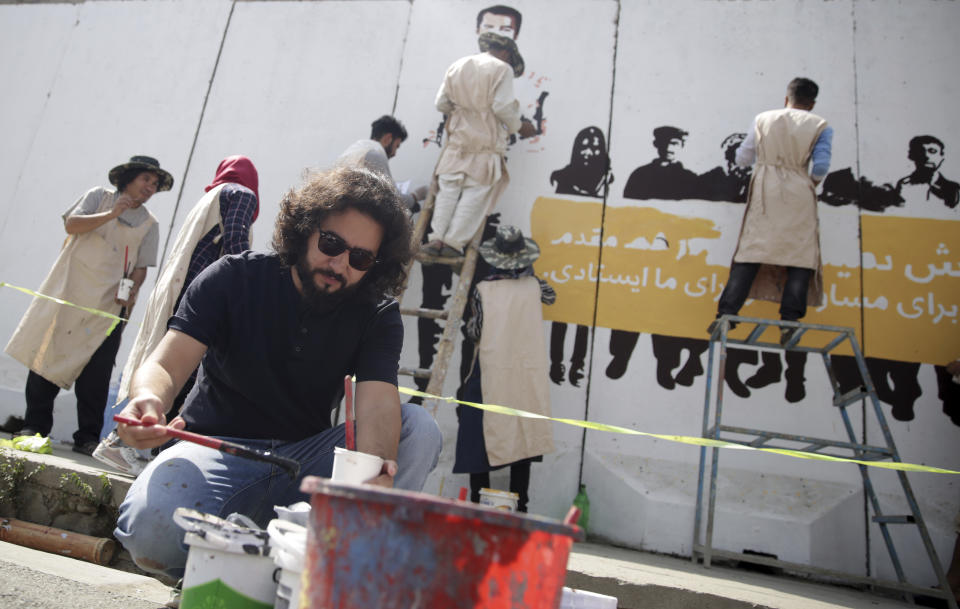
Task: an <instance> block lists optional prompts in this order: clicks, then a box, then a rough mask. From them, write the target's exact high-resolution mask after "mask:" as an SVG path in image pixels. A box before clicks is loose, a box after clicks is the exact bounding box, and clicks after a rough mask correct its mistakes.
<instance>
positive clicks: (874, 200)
mask: <svg viewBox="0 0 960 609" xmlns="http://www.w3.org/2000/svg"><path fill="white" fill-rule="evenodd" d="M907 159H909V160H910V161H911V162H912V163H913V171H911V172H910V173H909V174H907V175H906V176H904V177H902V178H900V179H899V180H897V181H896V182H895V183H894V184H891V183H886V184H875V183H874V182H873V181H872V180H870V179H869V178H867V177H861V178H860V179H859V180H857V179H856V177H855V176H854V173H853V170H852V169H851V168H849V167H846V168H844V169H839V170H837V171H833V172H831V173H829V174H828V175H827V177H826V179H824V181H823V189H822V190H821V193H820V200H821V201H823V202H824V203H827V204H828V205H834V206H841V205H859V206H860V209H862V210H864V211H872V212H879V213H882V212H885V211H887V210H888V209H889V210H890V211H891V212H892V213H893V214H894V215H896V213H897V212H898V211H901V212H904V213H906V214H907V215H911V216H921V217H922V216H927V215H930V214H934V215H936V214H937V212H942V211H943V209H944V207H946V208H947V209H953V210H956V209H957V204H958V201H960V184H958V183H957V182H954V181H953V180H950V179H948V178H947V177H946V176H944V175H943V173H942V172H941V170H940V168H941V167H942V166H943V162H944V160H945V159H946V154H945V146H944V144H943V142H942V141H941V140H940V139H939V138H937V137H935V136H933V135H917V136H914V137H912V138H910V142H909V143H908V144H907ZM958 211H960V210H958ZM940 215H942V214H940ZM958 217H960V215H958Z"/></svg>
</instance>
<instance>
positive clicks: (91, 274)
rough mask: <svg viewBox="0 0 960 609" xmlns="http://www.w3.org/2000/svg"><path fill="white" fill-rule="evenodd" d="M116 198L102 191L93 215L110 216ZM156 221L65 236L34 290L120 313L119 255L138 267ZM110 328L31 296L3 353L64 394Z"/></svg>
mask: <svg viewBox="0 0 960 609" xmlns="http://www.w3.org/2000/svg"><path fill="white" fill-rule="evenodd" d="M116 199H117V193H116V192H113V191H107V192H106V193H105V194H104V196H103V200H102V201H101V202H100V206H99V207H98V208H97V211H96V212H95V213H102V212H105V211H109V210H110V209H112V208H113V205H114V202H115V201H116ZM148 213H149V212H148ZM156 222H157V219H156V218H155V217H153V214H150V217H149V218H148V219H147V220H146V221H144V222H141V223H140V225H139V226H135V227H132V226H127V225H126V224H124V223H123V222H120V221H118V220H116V219H114V220H111V221H109V222H107V223H106V224H104V225H103V226H101V227H99V228H96V229H94V230H92V231H89V232H86V233H83V234H79V235H69V236H68V237H67V239H66V241H65V242H64V246H63V248H62V249H61V250H60V255H59V256H58V257H57V260H56V262H54V264H53V268H52V269H50V273H49V274H48V275H47V278H46V279H44V281H43V283H42V284H41V285H40V287H39V288H38V290H37V291H38V292H40V293H41V294H45V295H47V296H53V297H56V298H60V299H62V300H66V301H68V302H72V303H74V304H78V305H82V306H85V307H91V308H94V309H98V310H100V311H105V312H107V313H113V314H114V315H117V314H119V313H120V309H121V306H120V305H119V304H117V303H116V302H114V299H115V298H116V295H117V287H118V286H119V285H120V279H121V278H123V263H124V252H125V251H126V252H127V260H128V264H129V266H130V268H137V266H138V265H137V255H138V252H139V250H140V243H141V242H142V241H143V238H144V237H145V236H146V234H147V231H149V230H150V228H151V227H152V226H153V225H154V224H156ZM112 324H113V320H112V319H108V318H106V317H101V316H99V315H94V314H92V313H88V312H87V311H83V310H81V309H77V308H75V307H70V306H65V305H60V304H57V303H55V302H53V301H51V300H47V299H46V298H39V297H35V298H34V299H33V302H31V303H30V307H29V308H28V309H27V312H26V313H25V314H24V316H23V319H21V320H20V325H18V326H17V329H16V330H15V331H14V333H13V336H12V337H11V338H10V342H9V343H7V347H6V349H5V351H6V352H7V354H9V355H10V356H11V357H13V358H14V359H15V360H17V361H18V362H20V363H22V364H23V365H24V366H26V367H27V368H29V369H30V370H32V371H33V372H35V373H37V374H39V375H40V376H42V377H43V378H45V379H47V380H48V381H50V382H51V383H55V384H56V385H58V386H60V387H61V388H63V389H69V388H70V386H71V385H73V382H74V381H75V380H76V379H77V377H78V376H80V372H82V371H83V367H84V366H86V365H87V362H88V361H90V357H91V356H93V353H94V352H95V351H96V350H97V348H99V347H100V345H101V344H102V343H103V341H104V339H106V336H107V329H108V328H109V327H110V326H111V325H112Z"/></svg>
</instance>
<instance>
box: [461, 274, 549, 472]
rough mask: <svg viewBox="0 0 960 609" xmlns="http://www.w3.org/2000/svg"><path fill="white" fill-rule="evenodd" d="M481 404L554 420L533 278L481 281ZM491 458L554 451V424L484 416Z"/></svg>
mask: <svg viewBox="0 0 960 609" xmlns="http://www.w3.org/2000/svg"><path fill="white" fill-rule="evenodd" d="M477 291H478V292H479V293H480V300H481V303H482V305H483V329H482V331H481V333H480V345H479V349H478V351H479V358H480V370H481V374H480V383H481V391H482V392H483V401H484V402H486V403H488V404H501V405H503V406H509V407H511V408H517V409H519V410H526V411H529V412H534V413H537V414H542V415H546V416H550V387H549V385H548V383H547V378H548V377H547V369H548V362H547V344H546V340H545V339H544V336H543V311H542V307H541V304H540V284H539V283H538V282H537V280H536V278H535V277H523V278H521V279H503V280H499V281H481V282H480V283H478V284H477ZM483 440H484V443H485V444H486V447H487V460H488V461H489V462H490V465H491V466H493V467H496V466H498V465H504V464H507V463H513V462H514V461H519V460H521V459H527V458H530V457H536V456H539V455H543V454H546V453H549V452H552V451H553V422H552V421H544V420H538V419H527V418H521V417H514V416H509V415H503V414H496V413H492V412H484V413H483Z"/></svg>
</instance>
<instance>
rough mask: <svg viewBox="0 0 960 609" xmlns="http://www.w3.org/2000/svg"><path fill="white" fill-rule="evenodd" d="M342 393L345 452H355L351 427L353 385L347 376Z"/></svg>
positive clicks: (355, 444) (354, 440)
mask: <svg viewBox="0 0 960 609" xmlns="http://www.w3.org/2000/svg"><path fill="white" fill-rule="evenodd" d="M343 393H344V397H345V401H346V404H345V406H344V408H345V411H346V414H345V417H346V422H345V423H344V430H345V431H346V432H347V438H346V444H347V450H357V439H356V437H355V429H354V425H353V383H352V382H351V379H350V375H349V374H348V375H347V376H345V377H343Z"/></svg>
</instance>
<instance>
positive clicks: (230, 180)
mask: <svg viewBox="0 0 960 609" xmlns="http://www.w3.org/2000/svg"><path fill="white" fill-rule="evenodd" d="M220 184H239V185H241V186H246V187H247V188H249V189H250V190H252V191H253V194H254V196H255V197H257V207H256V208H255V209H254V210H253V220H251V221H250V222H251V223H252V222H253V221H254V220H256V219H257V215H259V214H260V191H259V190H258V187H259V186H260V178H259V177H258V176H257V168H256V167H254V166H253V161H251V160H250V159H248V158H247V157H245V156H243V155H240V154H235V155H233V156H228V157H227V158H225V159H223V160H222V161H220V165H219V166H218V167H217V175H216V176H214V178H213V182H211V183H210V185H209V186H207V187H206V188H204V191H209V190H210V189H211V188H214V187H216V186H219V185H220Z"/></svg>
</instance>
